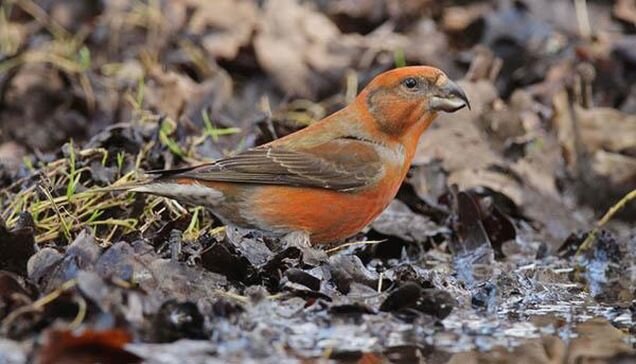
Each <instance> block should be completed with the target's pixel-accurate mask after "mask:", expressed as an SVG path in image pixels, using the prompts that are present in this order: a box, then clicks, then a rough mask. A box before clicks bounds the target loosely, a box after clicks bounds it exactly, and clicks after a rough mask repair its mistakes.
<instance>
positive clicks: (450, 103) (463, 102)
mask: <svg viewBox="0 0 636 364" xmlns="http://www.w3.org/2000/svg"><path fill="white" fill-rule="evenodd" d="M464 106H467V107H468V109H470V102H468V97H467V96H466V93H465V92H464V90H462V89H461V87H459V86H458V85H457V84H456V83H455V82H453V81H451V80H448V79H447V80H445V81H444V83H443V84H442V85H441V86H439V87H438V88H437V95H433V96H431V98H430V101H429V108H430V110H432V111H445V112H455V111H457V110H459V109H462V108H463V107H464Z"/></svg>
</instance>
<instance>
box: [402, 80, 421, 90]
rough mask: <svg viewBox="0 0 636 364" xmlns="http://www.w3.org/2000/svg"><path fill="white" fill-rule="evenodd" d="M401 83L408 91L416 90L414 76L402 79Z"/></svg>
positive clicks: (416, 83)
mask: <svg viewBox="0 0 636 364" xmlns="http://www.w3.org/2000/svg"><path fill="white" fill-rule="evenodd" d="M402 85H404V87H406V89H407V90H409V91H415V90H417V86H418V82H417V80H416V79H415V78H413V77H409V78H407V79H405V80H404V81H402Z"/></svg>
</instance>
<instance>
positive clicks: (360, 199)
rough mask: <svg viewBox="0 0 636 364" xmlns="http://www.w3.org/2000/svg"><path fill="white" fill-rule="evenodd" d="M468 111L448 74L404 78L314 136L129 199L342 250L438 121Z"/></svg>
mask: <svg viewBox="0 0 636 364" xmlns="http://www.w3.org/2000/svg"><path fill="white" fill-rule="evenodd" d="M464 107H468V108H469V109H470V103H469V100H468V98H467V96H466V93H465V92H464V91H463V90H462V89H461V88H460V87H459V86H458V85H457V84H456V83H455V82H453V81H452V80H450V79H449V78H448V76H447V75H446V74H445V73H444V72H443V71H441V70H440V69H438V68H435V67H431V66H408V67H400V68H395V69H392V70H388V71H385V72H383V73H381V74H379V75H377V76H376V77H374V78H373V79H372V80H371V81H370V82H369V83H368V84H367V86H366V87H365V88H363V89H362V91H361V92H360V93H359V94H358V95H357V97H356V98H355V99H354V100H353V102H352V103H350V104H349V105H348V106H346V107H344V108H342V109H340V110H339V111H336V112H335V113H333V114H331V115H329V116H327V117H325V118H324V119H322V120H320V121H317V122H314V123H312V124H310V125H309V126H307V127H305V128H304V129H301V130H299V131H296V132H294V133H291V134H289V135H287V136H285V137H282V138H280V139H276V140H274V141H272V142H269V143H267V144H263V145H260V146H256V147H254V148H251V149H247V150H245V151H243V152H240V153H238V154H236V155H234V156H229V157H226V158H222V159H219V160H216V161H213V162H209V163H205V164H200V165H196V166H191V167H186V168H180V169H173V170H163V171H157V172H155V173H154V175H155V177H154V178H153V179H151V180H149V181H147V182H143V183H141V184H138V185H135V186H133V187H131V188H128V190H129V191H131V192H138V193H146V194H152V195H158V196H163V197H167V198H171V199H175V200H177V201H179V202H182V203H185V204H193V205H199V206H204V207H206V208H209V209H210V210H211V211H212V213H213V214H214V215H215V216H216V217H218V218H219V219H220V220H221V222H223V223H224V224H226V225H231V226H236V227H240V228H244V229H255V230H259V231H261V232H264V233H265V234H269V235H272V236H279V237H280V236H285V235H287V234H291V233H298V232H300V233H303V234H306V236H308V238H309V240H310V244H311V245H322V244H337V243H339V242H344V241H345V240H346V239H347V238H350V237H351V236H353V235H355V234H357V233H358V232H360V231H361V230H362V229H364V228H365V227H366V226H367V225H369V224H370V223H371V222H372V221H373V220H374V219H375V218H376V217H377V216H378V215H379V214H380V213H381V212H382V211H383V210H384V209H385V208H386V207H387V206H388V205H389V203H390V202H391V201H392V200H393V198H394V197H395V196H396V194H397V192H398V189H399V188H400V185H401V184H402V181H403V180H404V178H405V177H406V174H407V172H408V170H409V168H410V165H411V161H412V160H413V156H414V154H415V150H416V147H417V144H418V140H419V139H420V136H421V135H422V133H423V132H424V131H425V130H426V129H427V128H428V127H429V125H431V123H432V122H433V120H434V119H435V118H436V117H437V115H438V114H439V113H440V112H447V113H452V112H455V111H457V110H460V109H462V108H464Z"/></svg>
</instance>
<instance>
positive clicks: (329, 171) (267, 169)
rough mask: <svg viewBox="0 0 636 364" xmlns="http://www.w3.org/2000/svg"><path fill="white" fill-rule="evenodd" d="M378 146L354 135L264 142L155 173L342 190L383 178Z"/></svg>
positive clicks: (201, 178)
mask: <svg viewBox="0 0 636 364" xmlns="http://www.w3.org/2000/svg"><path fill="white" fill-rule="evenodd" d="M381 148H384V147H383V146H380V145H377V144H374V143H373V142H370V141H366V140H359V139H352V138H340V139H334V140H331V141H329V142H326V143H323V144H320V145H318V146H314V147H311V148H306V149H300V150H291V149H289V148H285V147H284V146H274V145H266V146H262V147H257V148H254V149H249V150H246V151H245V152H242V153H240V154H238V155H236V156H233V157H228V158H224V159H220V160H217V161H215V162H213V163H209V164H204V165H200V166H196V167H192V168H187V169H180V170H177V171H161V172H159V174H160V177H159V179H162V178H169V179H178V178H192V179H195V180H200V181H217V182H235V183H255V184H271V185H288V186H299V187H317V188H325V189H330V190H337V191H346V190H352V189H357V188H360V187H364V186H366V185H368V184H371V183H373V182H375V181H377V179H379V178H381V176H382V175H383V173H384V167H383V163H382V159H381V155H380V153H381V152H380V150H381Z"/></svg>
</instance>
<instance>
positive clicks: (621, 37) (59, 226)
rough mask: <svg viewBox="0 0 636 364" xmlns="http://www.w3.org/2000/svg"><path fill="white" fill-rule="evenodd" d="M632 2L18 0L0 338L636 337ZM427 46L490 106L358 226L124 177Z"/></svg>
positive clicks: (6, 11)
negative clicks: (138, 190) (226, 214)
mask: <svg viewBox="0 0 636 364" xmlns="http://www.w3.org/2000/svg"><path fill="white" fill-rule="evenodd" d="M628 3H629V2H628V1H625V2H624V1H617V2H616V4H614V5H611V4H605V3H598V2H585V1H576V2H573V3H570V2H563V3H562V4H552V3H551V2H546V1H542V0H536V1H530V0H526V1H519V0H516V1H478V2H457V3H456V2H432V1H426V0H414V1H407V2H398V1H386V2H382V1H373V0H370V1H359V2H358V1H341V2H325V1H296V0H269V1H264V2H257V1H248V0H242V1H216V2H207V1H196V0H186V1H177V0H175V1H166V2H156V1H148V2H123V1H110V2H99V1H86V2H80V3H76V2H70V1H32V0H12V1H9V2H7V3H6V4H5V3H3V4H2V5H0V29H2V31H1V32H0V187H1V188H2V189H1V190H0V250H1V251H2V254H1V256H0V362H7V363H26V362H32V361H35V362H39V363H52V362H65V361H69V360H77V358H82V359H83V360H85V361H87V362H93V361H101V362H122V361H125V362H135V361H142V360H143V361H147V362H174V361H184V360H185V361H188V362H193V363H197V362H200V363H204V362H205V363H209V362H227V361H244V362H249V361H266V362H280V361H284V362H300V361H305V360H313V361H322V360H329V359H331V360H338V361H358V362H373V363H375V362H386V361H391V362H417V361H420V362H424V361H425V362H434V363H459V362H461V363H466V362H469V363H473V362H474V363H477V362H493V361H497V362H527V363H552V362H580V361H597V362H616V363H618V362H630V361H633V360H635V359H636V357H635V355H636V354H634V346H635V345H636V339H635V338H636V331H635V330H634V327H635V326H634V320H635V316H634V311H635V309H634V295H635V294H636V290H635V288H634V287H635V283H636V274H635V273H634V272H635V262H636V253H635V252H636V236H635V235H634V223H635V222H636V219H635V217H634V216H635V215H634V211H636V210H635V209H636V208H635V207H634V204H633V202H632V203H630V200H629V196H631V195H629V194H628V193H629V192H630V191H633V190H634V188H635V187H636V179H635V175H634V171H636V168H634V165H635V163H636V159H635V158H636V152H635V151H636V140H634V135H636V134H634V132H632V131H633V130H634V127H635V126H636V121H635V120H634V118H633V116H632V115H633V113H634V110H636V107H635V106H634V105H636V101H634V100H636V89H635V88H634V87H633V86H632V84H633V81H634V72H633V65H634V64H635V63H636V61H635V59H636V57H634V55H633V52H632V51H631V46H630V45H631V44H632V43H633V41H634V40H633V38H634V36H633V30H634V26H633V25H634V24H633V21H632V20H633V19H632V18H633V16H631V15H633V11H631V10H630V9H631V8H630V6H629V4H628ZM581 4H582V5H583V7H581ZM587 18H589V19H587ZM422 63H424V64H432V65H435V66H438V67H440V68H442V69H444V70H445V71H447V73H448V74H449V75H450V76H451V77H452V78H455V79H462V78H463V80H462V81H460V82H461V84H462V87H463V88H464V89H465V90H466V91H467V94H468V95H469V97H470V99H471V104H472V106H473V109H472V110H471V111H468V110H463V111H461V112H459V113H456V114H453V115H450V116H440V117H439V118H438V120H437V121H436V122H435V123H434V125H433V126H432V127H431V129H430V130H429V131H427V133H426V134H425V135H424V137H423V139H422V140H421V142H420V146H419V148H418V152H417V155H416V157H415V161H414V163H413V166H412V168H411V171H410V172H409V176H408V179H407V181H406V182H405V183H404V184H403V186H402V188H401V189H400V192H399V194H398V198H397V199H396V200H395V201H394V202H393V203H392V204H391V205H390V206H389V207H388V209H387V210H386V211H385V213H384V214H383V215H382V216H380V217H379V218H378V219H377V220H376V221H375V222H374V223H373V224H371V226H370V227H369V228H367V229H366V230H365V231H364V232H362V233H360V234H358V235H357V236H355V237H353V238H351V240H350V241H348V242H347V244H344V245H342V246H340V247H332V248H329V247H328V248H326V249H324V250H322V249H315V248H312V247H310V246H308V245H307V244H306V243H305V242H304V240H303V237H302V236H293V237H288V238H287V240H285V241H274V240H271V239H268V238H266V237H263V236H261V235H260V234H259V233H258V232H252V231H242V230H238V229H234V228H232V227H224V226H221V225H220V223H219V222H218V220H216V219H215V217H214V216H213V215H212V214H211V213H210V212H208V211H206V210H204V209H202V208H198V207H195V206H185V205H181V204H179V203H178V202H175V201H171V200H167V199H163V198H158V197H149V196H136V195H133V194H113V193H104V192H99V189H100V188H101V187H105V186H108V185H112V184H114V185H118V184H124V183H127V182H130V181H133V180H137V179H140V178H144V176H143V171H147V170H153V169H163V168H173V167H180V166H185V165H189V164H193V163H198V162H201V161H205V160H210V159H214V158H218V157H221V156H223V155H228V154H232V153H234V152H236V151H239V150H242V149H245V148H249V147H251V146H254V145H257V144H260V143H263V142H267V141H270V140H272V139H273V138H276V137H280V136H282V135H285V134H288V133H290V132H292V131H294V130H297V129H299V128H302V127H304V126H306V125H307V124H309V123H311V122H313V121H315V120H318V119H320V118H322V117H324V116H325V115H327V114H329V113H331V112H333V111H335V110H337V109H339V108H341V107H343V106H344V105H346V104H347V103H348V102H350V101H351V99H352V97H353V96H354V95H355V93H356V92H357V91H358V90H359V89H360V88H361V87H363V86H364V84H365V83H366V82H367V81H368V80H369V79H370V77H372V76H373V75H374V74H377V73H379V72H381V71H383V70H386V69H389V68H392V67H395V66H400V65H404V64H422ZM632 194H633V193H632ZM624 196H627V198H625V199H624V200H623V201H622V202H621V204H620V206H622V208H621V209H620V210H621V211H618V213H615V212H614V211H612V213H611V214H608V215H607V216H608V218H607V219H605V218H604V219H603V220H600V221H601V223H598V224H596V223H595V221H596V220H597V219H598V218H600V217H601V216H602V215H603V214H604V213H605V211H606V210H607V209H608V208H609V207H611V206H613V205H614V204H615V203H616V202H618V201H619V200H621V198H623V197H624ZM632 199H633V197H632ZM631 201H633V200H631ZM610 217H611V218H610Z"/></svg>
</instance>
